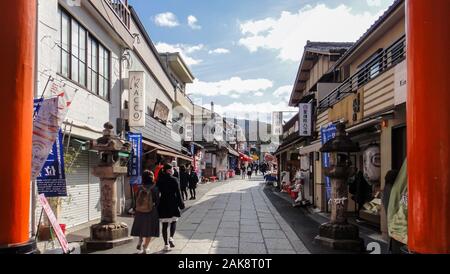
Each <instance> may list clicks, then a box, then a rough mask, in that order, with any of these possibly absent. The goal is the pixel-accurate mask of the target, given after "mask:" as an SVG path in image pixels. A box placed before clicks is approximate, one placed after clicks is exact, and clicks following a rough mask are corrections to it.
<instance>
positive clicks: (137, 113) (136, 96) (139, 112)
mask: <svg viewBox="0 0 450 274" xmlns="http://www.w3.org/2000/svg"><path fill="white" fill-rule="evenodd" d="M129 87H130V89H129V105H130V111H129V113H130V115H129V117H128V119H129V121H128V123H129V125H130V127H145V105H146V104H145V73H144V72H143V71H130V73H129Z"/></svg>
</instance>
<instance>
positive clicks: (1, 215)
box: [0, 0, 36, 252]
mask: <svg viewBox="0 0 450 274" xmlns="http://www.w3.org/2000/svg"><path fill="white" fill-rule="evenodd" d="M1 9H2V15H1V16H0V26H1V27H0V37H1V39H2V41H1V43H0V53H1V55H2V61H1V65H0V85H1V88H0V92H1V99H0V117H1V120H2V123H1V127H0V128H1V134H0V152H1V154H2V155H1V157H0V252H5V247H8V246H9V247H10V248H6V250H7V249H10V250H11V249H13V250H17V246H19V247H21V246H22V247H23V246H25V247H26V246H29V235H28V233H29V216H30V170H31V140H32V111H33V91H34V65H35V64H34V63H35V39H36V38H35V36H36V1H35V0H15V1H2V6H1ZM19 249H20V248H19ZM22 250H23V249H22ZM19 252H20V251H19Z"/></svg>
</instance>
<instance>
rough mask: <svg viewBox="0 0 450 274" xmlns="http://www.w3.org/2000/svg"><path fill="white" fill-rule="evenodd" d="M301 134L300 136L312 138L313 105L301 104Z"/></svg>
mask: <svg viewBox="0 0 450 274" xmlns="http://www.w3.org/2000/svg"><path fill="white" fill-rule="evenodd" d="M299 111H300V113H299V115H300V117H299V121H300V126H299V133H300V136H311V135H312V132H311V128H312V126H311V115H312V105H311V104H299Z"/></svg>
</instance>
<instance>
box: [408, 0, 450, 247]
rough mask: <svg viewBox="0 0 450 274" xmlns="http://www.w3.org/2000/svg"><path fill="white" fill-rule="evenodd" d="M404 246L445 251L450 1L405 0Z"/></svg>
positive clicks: (448, 231) (449, 181) (448, 242)
mask: <svg viewBox="0 0 450 274" xmlns="http://www.w3.org/2000/svg"><path fill="white" fill-rule="evenodd" d="M406 14H407V48H408V50H407V59H408V61H407V62H408V105H407V126H408V130H407V131H408V247H409V249H410V250H412V251H413V252H417V253H450V176H449V170H450V161H449V160H450V159H449V155H450V150H449V146H450V51H449V50H450V1H448V0H432V1H422V0H408V1H407V7H406Z"/></svg>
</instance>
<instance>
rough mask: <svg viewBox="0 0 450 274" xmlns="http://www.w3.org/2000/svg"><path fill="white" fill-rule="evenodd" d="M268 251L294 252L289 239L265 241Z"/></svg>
mask: <svg viewBox="0 0 450 274" xmlns="http://www.w3.org/2000/svg"><path fill="white" fill-rule="evenodd" d="M264 241H265V242H266V246H267V249H283V250H286V249H289V250H294V249H293V248H292V246H291V243H290V242H289V241H288V240H287V239H264Z"/></svg>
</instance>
